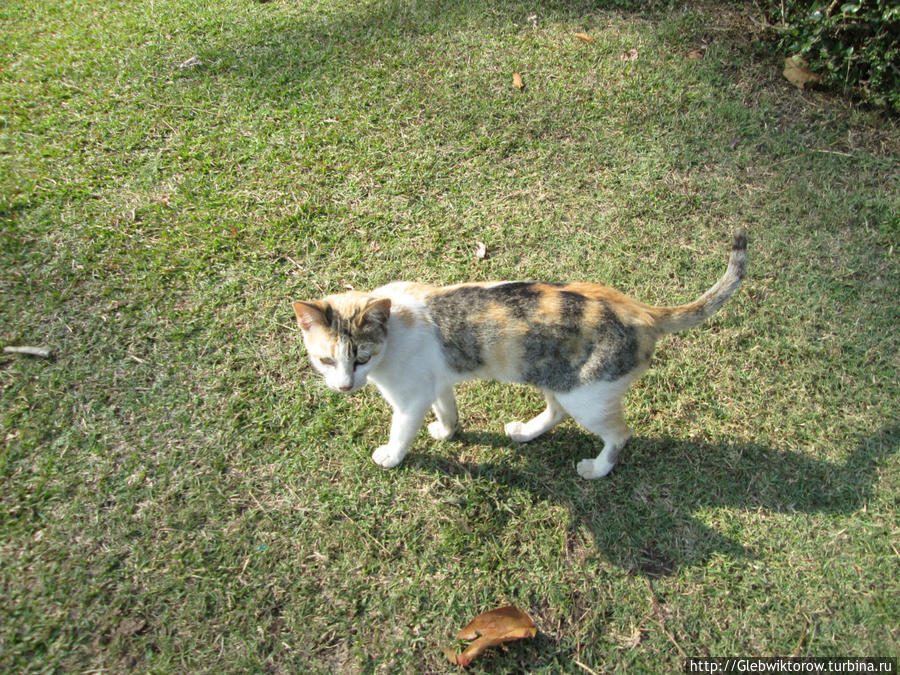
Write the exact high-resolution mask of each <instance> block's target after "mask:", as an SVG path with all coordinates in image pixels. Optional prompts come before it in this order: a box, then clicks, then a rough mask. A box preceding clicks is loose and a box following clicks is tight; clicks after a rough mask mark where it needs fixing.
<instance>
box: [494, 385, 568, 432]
mask: <svg viewBox="0 0 900 675" xmlns="http://www.w3.org/2000/svg"><path fill="white" fill-rule="evenodd" d="M544 398H546V399H547V407H546V408H545V409H544V412H542V413H541V414H540V415H538V416H537V417H535V418H533V419H531V420H529V421H527V422H510V423H509V424H507V425H506V426H505V427H504V431H506V435H507V436H509V437H510V438H511V439H512V440H514V441H515V442H516V443H527V442H528V441H531V440H534V439H535V438H537V437H538V436H540V435H541V434H543V433H546V432H548V431H550V430H551V429H552V428H553V427H555V426H556V425H557V424H559V423H560V422H562V421H563V420H564V419H566V418H567V417H568V416H569V413H567V412H566V411H565V409H564V408H563V407H562V406H561V405H560V404H559V401H557V400H556V397H555V396H554V395H553V394H551V393H550V392H549V391H545V392H544Z"/></svg>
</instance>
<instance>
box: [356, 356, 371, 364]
mask: <svg viewBox="0 0 900 675" xmlns="http://www.w3.org/2000/svg"><path fill="white" fill-rule="evenodd" d="M370 358H372V357H371V356H369V355H368V354H364V355H362V356H357V357H356V364H357V365H359V366H361V365H362V364H364V363H368V362H369V359H370Z"/></svg>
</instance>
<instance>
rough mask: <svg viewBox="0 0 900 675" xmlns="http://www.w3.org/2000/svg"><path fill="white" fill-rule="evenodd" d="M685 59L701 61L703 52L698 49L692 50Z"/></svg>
mask: <svg viewBox="0 0 900 675" xmlns="http://www.w3.org/2000/svg"><path fill="white" fill-rule="evenodd" d="M687 57H688V58H689V59H690V60H691V61H702V60H703V52H702V51H700V50H699V49H692V50H691V51H689V52H688V54H687Z"/></svg>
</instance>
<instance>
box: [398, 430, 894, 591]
mask: <svg viewBox="0 0 900 675" xmlns="http://www.w3.org/2000/svg"><path fill="white" fill-rule="evenodd" d="M459 441H460V442H462V443H464V444H472V445H493V446H497V447H509V446H510V445H512V442H511V441H510V440H509V439H508V438H506V437H505V436H503V435H500V434H496V433H482V432H462V433H461V434H460V437H459ZM898 447H900V427H897V426H888V427H884V428H883V429H882V430H881V431H879V432H878V433H877V434H875V435H873V436H871V437H868V438H865V439H863V440H861V441H859V442H858V443H857V444H856V446H855V447H854V448H853V450H852V451H851V452H850V455H849V456H848V458H847V459H846V461H845V462H844V463H842V464H837V463H831V462H827V461H822V460H818V459H814V458H811V457H809V456H807V455H804V454H800V453H796V452H789V451H780V450H776V449H773V448H767V447H764V446H761V445H758V444H754V443H743V444H710V443H697V442H693V441H688V440H681V439H676V438H672V437H658V438H647V437H635V438H633V439H632V440H631V441H630V442H629V445H628V446H627V447H626V449H625V451H624V452H623V453H622V456H621V458H620V460H619V465H618V466H617V467H616V469H615V470H614V471H613V472H612V473H611V474H610V475H609V476H607V477H605V478H602V479H600V480H598V481H590V482H589V481H585V480H583V479H581V478H580V477H578V476H577V474H576V473H575V462H576V461H577V460H578V459H581V458H583V457H587V456H591V455H593V454H595V453H596V448H597V444H596V441H595V439H594V438H593V437H592V436H591V435H589V434H588V433H587V432H583V431H581V430H580V429H577V428H575V427H572V428H565V429H560V430H557V431H556V432H551V433H550V434H548V435H547V437H546V440H536V441H533V442H532V443H530V444H527V445H525V446H523V447H522V448H521V452H522V453H524V454H525V455H526V457H527V460H526V465H525V467H524V468H521V465H520V466H519V467H516V468H513V467H511V466H506V465H503V464H502V463H498V464H494V463H480V464H469V463H464V462H456V461H452V460H448V459H446V458H445V457H439V456H435V455H411V456H410V457H408V458H407V460H406V461H407V462H409V463H410V464H411V465H412V466H415V467H416V468H419V469H426V470H431V471H434V472H436V473H440V474H447V475H450V476H474V477H478V478H487V479H489V480H493V481H496V482H498V483H501V484H502V485H503V486H504V487H505V488H512V489H517V490H527V491H529V492H531V493H532V494H533V495H534V497H535V498H536V499H540V500H547V501H551V502H556V503H559V504H562V505H564V506H566V507H567V508H568V509H569V511H570V513H571V516H572V518H571V524H570V535H571V534H573V531H577V530H578V529H580V528H581V527H585V528H586V529H587V530H588V531H589V532H590V533H591V536H592V538H593V543H594V546H595V547H596V549H597V550H598V551H599V552H600V553H601V554H602V555H604V556H605V557H606V558H607V559H608V560H609V561H610V562H612V563H614V564H616V565H618V566H620V567H622V568H623V569H625V570H628V571H629V572H632V573H634V574H638V575H641V576H647V577H651V578H653V577H661V576H667V575H669V574H672V573H674V572H676V571H677V570H679V569H681V568H684V567H690V566H693V565H697V564H701V563H703V562H704V561H706V560H708V559H710V558H711V557H712V556H713V555H722V556H725V557H727V558H732V559H737V558H744V557H751V558H752V557H754V551H753V550H752V549H751V548H749V547H747V546H745V545H744V544H743V543H741V542H740V541H738V540H736V539H734V538H732V537H729V536H727V535H726V534H723V533H722V532H720V531H719V529H718V527H719V526H710V525H708V524H706V523H705V522H703V520H702V518H703V516H702V515H698V514H703V513H704V512H705V513H706V515H709V514H710V511H709V510H711V509H712V510H716V509H718V510H721V509H725V510H735V509H737V510H741V511H750V512H756V513H760V514H766V513H783V514H818V513H835V514H850V513H853V512H855V511H857V510H858V509H860V508H862V507H863V506H864V505H865V504H866V503H867V502H868V501H869V500H870V499H871V497H872V495H873V491H874V485H875V482H876V480H877V478H878V468H879V463H880V462H881V461H882V460H883V459H884V458H886V457H888V456H890V455H892V454H894V453H896V452H897V450H898ZM502 514H503V512H498V515H497V516H496V517H499V518H505V517H508V516H504V515H502ZM711 517H712V518H715V514H714V513H712V516H711ZM495 525H499V526H501V527H502V526H503V523H499V524H498V523H495Z"/></svg>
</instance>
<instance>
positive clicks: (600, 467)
mask: <svg viewBox="0 0 900 675" xmlns="http://www.w3.org/2000/svg"><path fill="white" fill-rule="evenodd" d="M615 465H616V464H615V462H607V461H605V460H604V461H602V462H601V461H600V460H598V459H583V460H581V461H580V462H578V466H577V469H578V475H579V476H581V477H582V478H586V479H587V480H594V479H595V478H603V477H604V476H605V475H606V474H608V473H609V472H610V471H612V470H613V467H614V466H615Z"/></svg>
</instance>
